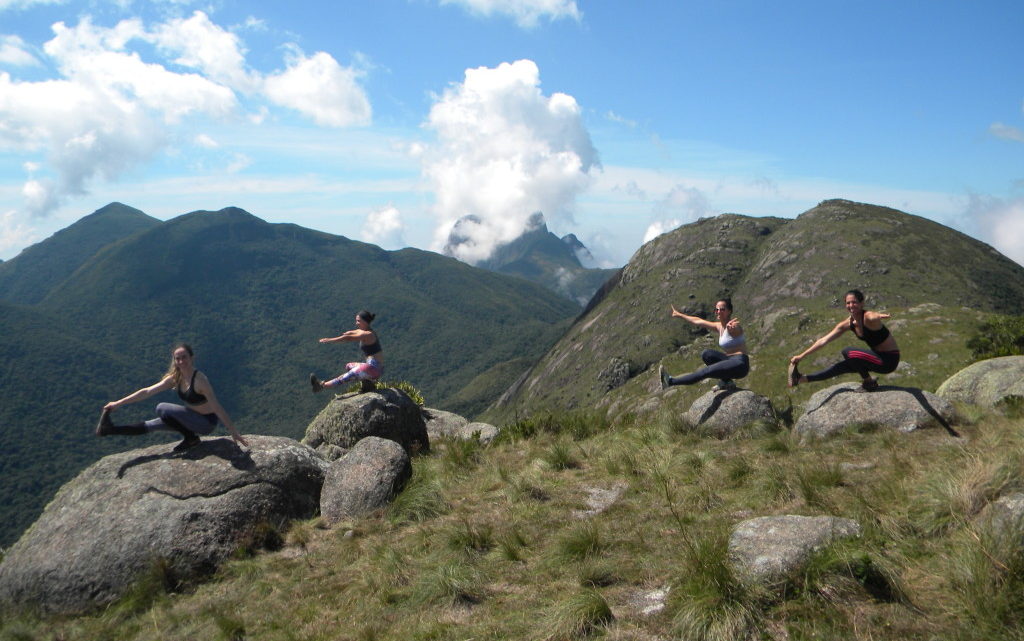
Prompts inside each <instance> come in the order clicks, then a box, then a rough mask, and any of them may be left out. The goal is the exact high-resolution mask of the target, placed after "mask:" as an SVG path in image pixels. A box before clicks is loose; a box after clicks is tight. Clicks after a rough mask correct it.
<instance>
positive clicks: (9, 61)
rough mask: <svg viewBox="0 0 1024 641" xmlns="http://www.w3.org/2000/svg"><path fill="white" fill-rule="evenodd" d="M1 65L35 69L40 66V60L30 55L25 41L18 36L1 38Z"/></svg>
mask: <svg viewBox="0 0 1024 641" xmlns="http://www.w3.org/2000/svg"><path fill="white" fill-rule="evenodd" d="M0 64H4V65H11V66H12V67H35V66H39V60H37V59H36V57H35V56H34V55H32V54H31V53H29V51H28V49H27V48H26V46H25V41H24V40H22V39H21V38H19V37H18V36H0Z"/></svg>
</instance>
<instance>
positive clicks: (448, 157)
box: [421, 60, 599, 262]
mask: <svg viewBox="0 0 1024 641" xmlns="http://www.w3.org/2000/svg"><path fill="white" fill-rule="evenodd" d="M426 126H427V127H428V128H430V129H432V130H433V131H434V132H436V134H437V142H436V145H433V146H431V147H430V148H428V149H427V150H425V151H424V153H423V154H422V156H421V160H422V162H423V173H424V175H425V176H426V177H427V178H428V180H429V181H430V182H431V183H432V185H433V188H434V193H435V214H436V216H437V217H438V223H439V224H438V227H437V229H436V231H435V238H434V245H435V248H437V249H440V248H442V247H444V245H445V243H446V242H447V240H448V235H449V233H450V232H451V230H452V228H453V227H454V226H455V223H456V221H458V220H459V219H460V218H462V217H464V216H467V215H472V216H475V217H476V219H477V220H476V221H475V223H474V224H472V225H468V224H466V225H462V226H460V227H461V229H460V231H461V232H462V233H463V236H464V237H465V238H466V242H464V243H462V244H460V245H459V246H457V247H455V248H452V250H453V252H454V253H455V254H456V255H457V257H458V258H461V259H462V260H466V261H469V262H476V261H479V260H482V259H484V258H486V257H487V256H489V255H490V253H491V251H492V250H493V249H494V247H495V245H497V244H499V243H503V242H508V241H510V240H513V239H515V238H516V237H518V236H519V235H520V234H521V233H522V232H523V231H524V230H525V228H526V224H527V221H528V220H529V218H530V216H531V215H532V214H533V213H535V212H538V211H540V212H543V213H544V216H545V217H546V218H547V220H548V221H549V222H553V221H558V220H563V221H571V220H572V213H573V208H574V205H575V199H576V197H577V195H578V194H579V193H581V192H582V191H583V190H584V189H586V187H587V186H588V184H589V182H590V172H591V169H593V168H595V167H597V166H598V163H599V161H598V156H597V151H596V150H595V149H594V146H593V144H592V143H591V141H590V135H589V133H588V132H587V130H586V128H585V127H584V126H583V121H582V118H581V115H580V108H579V106H578V105H577V104H576V100H575V99H573V98H572V96H568V95H566V94H562V93H555V94H552V95H551V96H544V95H543V94H542V93H541V91H540V73H539V70H538V69H537V65H536V64H534V63H533V62H532V61H530V60H519V61H517V62H514V63H511V64H510V63H502V64H501V65H499V66H498V67H497V68H494V69H491V68H487V67H480V68H477V69H467V70H466V75H465V80H464V82H462V83H461V84H455V85H453V86H451V87H449V88H448V90H446V91H445V92H444V94H443V95H442V96H440V97H438V98H437V100H436V102H435V104H434V105H433V107H432V108H431V110H430V115H429V117H428V120H427V123H426Z"/></svg>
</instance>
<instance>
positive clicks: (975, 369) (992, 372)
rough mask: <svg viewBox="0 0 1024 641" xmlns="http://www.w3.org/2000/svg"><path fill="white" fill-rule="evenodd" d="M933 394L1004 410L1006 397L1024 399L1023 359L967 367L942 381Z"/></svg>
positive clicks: (988, 362)
mask: <svg viewBox="0 0 1024 641" xmlns="http://www.w3.org/2000/svg"><path fill="white" fill-rule="evenodd" d="M935 393H936V394H938V395H939V396H941V397H942V398H944V399H946V400H947V401H956V402H960V403H968V404H971V405H978V406H980V407H985V408H989V409H1005V405H1006V403H1007V401H1008V399H1009V398H1010V397H1017V398H1019V399H1024V356H1001V357H999V358H990V359H988V360H984V361H978V362H977V363H973V364H971V365H968V366H967V367H965V368H964V369H962V370H960V371H959V372H957V373H956V374H953V375H952V376H950V377H949V378H948V379H946V381H945V382H944V383H943V384H942V385H940V386H939V389H938V390H936V392H935ZM1018 402H1020V401H1018Z"/></svg>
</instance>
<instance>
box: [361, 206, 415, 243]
mask: <svg viewBox="0 0 1024 641" xmlns="http://www.w3.org/2000/svg"><path fill="white" fill-rule="evenodd" d="M404 232H405V223H403V222H402V215H401V213H400V212H399V211H398V209H397V208H396V207H395V206H394V205H388V206H386V207H381V208H380V209H375V210H373V211H371V212H370V213H369V214H367V216H366V221H365V222H364V223H363V231H362V238H363V240H365V241H366V242H368V243H373V244H375V245H380V246H381V247H383V248H385V249H400V248H402V247H405V246H406V245H405V238H404Z"/></svg>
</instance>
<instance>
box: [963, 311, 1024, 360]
mask: <svg viewBox="0 0 1024 641" xmlns="http://www.w3.org/2000/svg"><path fill="white" fill-rule="evenodd" d="M967 347H968V349H970V350H971V352H972V354H973V356H974V358H975V359H976V360H979V361H980V360H984V359H987V358H996V357H998V356H1017V355H1021V354H1024V316H993V317H992V318H990V319H989V320H987V321H985V322H984V323H982V324H981V325H980V326H978V329H977V332H976V333H975V334H974V336H972V337H971V338H970V339H968V340H967Z"/></svg>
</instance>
